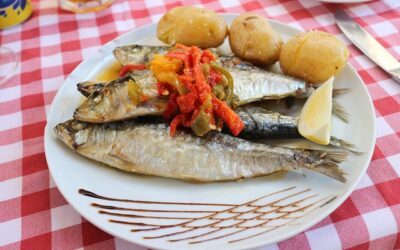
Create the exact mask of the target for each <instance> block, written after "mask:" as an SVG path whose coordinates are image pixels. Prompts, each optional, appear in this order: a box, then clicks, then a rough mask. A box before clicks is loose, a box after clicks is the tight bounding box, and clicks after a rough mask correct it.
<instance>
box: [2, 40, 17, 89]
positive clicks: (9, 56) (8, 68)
mask: <svg viewBox="0 0 400 250" xmlns="http://www.w3.org/2000/svg"><path fill="white" fill-rule="evenodd" d="M17 67H18V60H17V55H16V54H15V53H14V51H12V50H11V49H9V48H6V47H3V46H0V85H1V84H3V83H5V82H6V81H7V80H8V79H10V78H11V77H12V76H13V75H14V73H15V70H16V69H17Z"/></svg>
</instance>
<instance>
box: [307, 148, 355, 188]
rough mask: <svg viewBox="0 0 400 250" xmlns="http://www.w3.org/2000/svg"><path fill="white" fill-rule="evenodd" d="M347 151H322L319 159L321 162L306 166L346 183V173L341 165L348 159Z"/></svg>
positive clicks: (319, 153)
mask: <svg viewBox="0 0 400 250" xmlns="http://www.w3.org/2000/svg"><path fill="white" fill-rule="evenodd" d="M347 156H348V152H346V151H327V152H325V151H320V152H318V155H317V157H318V158H319V160H318V161H317V163H316V164H306V165H305V167H306V168H307V169H309V170H312V171H315V172H318V173H321V174H324V175H326V176H329V177H332V178H333V179H335V180H338V181H340V182H343V183H344V182H346V177H345V175H346V174H345V173H344V172H343V171H342V170H341V169H340V168H339V164H340V163H341V162H343V161H345V160H346V159H347Z"/></svg>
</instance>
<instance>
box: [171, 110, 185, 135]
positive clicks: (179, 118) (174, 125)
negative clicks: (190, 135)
mask: <svg viewBox="0 0 400 250" xmlns="http://www.w3.org/2000/svg"><path fill="white" fill-rule="evenodd" d="M182 124H183V115H182V114H181V115H177V116H175V118H174V119H173V120H172V122H171V124H170V126H169V134H170V135H171V136H174V135H175V133H176V129H177V128H178V126H181V125H182Z"/></svg>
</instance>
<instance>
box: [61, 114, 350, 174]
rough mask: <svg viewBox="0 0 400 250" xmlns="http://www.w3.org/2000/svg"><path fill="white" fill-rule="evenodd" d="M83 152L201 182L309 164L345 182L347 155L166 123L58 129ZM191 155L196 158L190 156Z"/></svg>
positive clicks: (132, 168)
mask: <svg viewBox="0 0 400 250" xmlns="http://www.w3.org/2000/svg"><path fill="white" fill-rule="evenodd" d="M54 130H55V133H56V134H57V136H58V137H59V138H60V139H61V140H62V141H63V142H64V143H65V144H67V145H68V147H70V148H71V149H73V150H75V151H76V152H77V153H79V154H81V155H83V156H86V157H88V158H90V159H92V160H95V161H98V162H102V163H105V164H107V165H109V166H112V167H115V168H118V169H121V170H124V171H127V172H132V173H140V174H146V175H156V176H161V177H168V178H175V179H181V180H189V181H196V182H214V181H229V180H238V179H242V178H250V177H255V176H262V175H267V174H270V173H273V172H276V171H281V170H293V169H296V168H308V169H310V170H313V171H317V172H320V173H322V174H325V175H328V176H330V177H332V178H335V179H336V180H338V181H341V182H344V181H345V180H346V179H345V177H344V173H343V172H342V171H341V170H340V169H339V167H338V164H339V163H340V162H341V161H343V160H344V159H345V156H346V155H345V154H344V153H338V152H321V151H312V150H298V149H289V148H284V147H274V146H269V145H264V144H258V143H253V142H250V141H246V140H243V139H240V138H235V137H232V136H229V135H226V134H222V133H210V134H207V135H206V136H205V137H201V138H200V137H196V136H195V135H193V134H191V133H189V132H186V131H179V132H178V133H177V134H176V136H174V137H170V136H169V127H168V125H166V124H162V123H151V124H148V123H143V124H141V123H137V122H134V121H126V122H119V123H108V124H89V123H82V122H79V121H77V120H70V121H67V122H65V123H61V124H59V125H57V126H56V127H55V129H54ZM188 156H190V157H188Z"/></svg>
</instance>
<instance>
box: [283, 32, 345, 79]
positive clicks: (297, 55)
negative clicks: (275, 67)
mask: <svg viewBox="0 0 400 250" xmlns="http://www.w3.org/2000/svg"><path fill="white" fill-rule="evenodd" d="M348 57H349V51H348V50H347V47H346V46H345V45H344V44H343V43H342V42H341V41H339V40H338V39H337V38H336V37H334V36H333V35H331V34H329V33H326V32H322V31H308V32H302V33H300V34H297V35H296V36H294V37H292V38H291V39H290V40H289V41H288V42H286V44H285V45H284V46H283V48H282V51H281V55H280V58H279V63H280V66H281V69H282V71H283V72H284V73H285V74H287V75H290V76H294V77H299V78H302V79H304V80H306V81H308V82H310V83H313V84H317V83H322V82H325V81H326V80H328V79H329V78H330V77H331V76H333V75H336V74H338V73H339V72H340V71H341V70H342V69H343V67H344V66H345V65H346V62H347V59H348Z"/></svg>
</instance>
